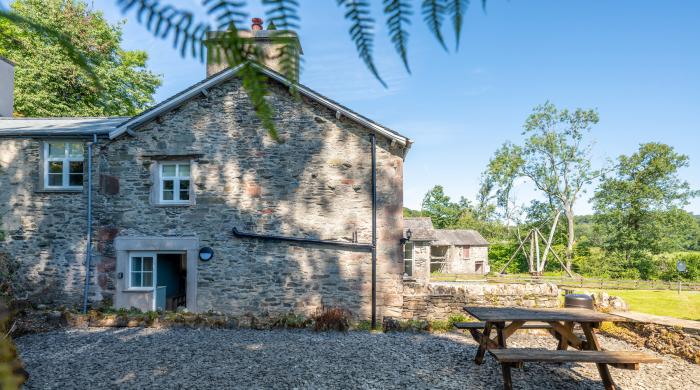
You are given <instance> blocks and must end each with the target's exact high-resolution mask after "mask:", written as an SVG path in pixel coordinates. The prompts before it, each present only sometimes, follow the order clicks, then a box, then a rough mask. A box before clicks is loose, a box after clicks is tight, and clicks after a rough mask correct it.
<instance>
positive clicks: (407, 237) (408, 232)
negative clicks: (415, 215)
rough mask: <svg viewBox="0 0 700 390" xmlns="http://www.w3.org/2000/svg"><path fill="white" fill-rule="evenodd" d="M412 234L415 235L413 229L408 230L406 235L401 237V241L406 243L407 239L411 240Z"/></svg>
mask: <svg viewBox="0 0 700 390" xmlns="http://www.w3.org/2000/svg"><path fill="white" fill-rule="evenodd" d="M412 235H413V232H412V231H411V229H408V230H406V237H404V238H402V239H401V243H402V244H405V243H406V241H411V236H412Z"/></svg>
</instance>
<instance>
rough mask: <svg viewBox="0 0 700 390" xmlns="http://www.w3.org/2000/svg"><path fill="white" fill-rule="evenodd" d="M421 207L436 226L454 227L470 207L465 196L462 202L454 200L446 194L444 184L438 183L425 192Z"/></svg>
mask: <svg viewBox="0 0 700 390" xmlns="http://www.w3.org/2000/svg"><path fill="white" fill-rule="evenodd" d="M421 208H422V210H421V211H422V212H423V213H424V214H426V215H428V216H429V217H430V218H431V219H432V221H433V226H435V227H436V228H438V229H446V228H454V227H455V226H456V225H457V222H458V221H459V219H460V217H461V216H462V214H463V213H464V212H465V210H466V209H467V208H468V202H467V201H466V199H464V198H462V200H461V202H460V203H454V202H452V201H451V200H450V197H449V196H447V195H445V191H444V189H443V188H442V186H441V185H436V186H435V187H433V188H432V189H431V190H430V191H428V193H427V194H425V197H424V198H423V204H422V205H421Z"/></svg>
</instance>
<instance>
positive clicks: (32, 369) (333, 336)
mask: <svg viewBox="0 0 700 390" xmlns="http://www.w3.org/2000/svg"><path fill="white" fill-rule="evenodd" d="M17 344H18V347H19V349H20V352H21V354H22V358H23V359H24V361H25V363H26V364H27V369H28V371H29V373H30V380H29V383H27V386H26V388H28V389H66V388H91V389H98V388H115V387H118V388H144V387H158V388H197V389H198V388H412V389H422V388H444V389H500V388H502V386H503V384H502V381H501V370H500V366H499V365H498V364H497V363H496V362H495V361H494V360H493V358H490V357H487V359H486V361H485V363H484V364H483V365H481V366H477V365H476V364H474V362H473V361H472V359H473V357H474V355H475V353H476V345H475V344H474V343H473V342H471V341H467V340H466V338H464V340H462V338H461V337H455V336H454V335H433V334H413V333H389V334H370V333H367V332H349V333H335V332H326V333H315V332H311V331H283V330H274V331H256V330H210V329H207V330H195V329H135V328H131V329H128V328H124V329H107V330H104V329H90V330H69V331H63V332H52V333H44V334H35V335H29V336H24V337H21V338H19V339H18V340H17ZM593 369H595V367H593ZM513 380H514V383H515V384H516V388H519V389H540V388H551V389H589V388H590V389H599V388H600V387H601V383H600V382H599V381H598V380H597V379H596V380H592V379H591V378H589V377H586V376H583V375H579V374H577V373H576V372H574V371H572V370H571V368H570V367H568V366H561V367H557V366H540V365H526V366H525V368H524V370H514V372H513Z"/></svg>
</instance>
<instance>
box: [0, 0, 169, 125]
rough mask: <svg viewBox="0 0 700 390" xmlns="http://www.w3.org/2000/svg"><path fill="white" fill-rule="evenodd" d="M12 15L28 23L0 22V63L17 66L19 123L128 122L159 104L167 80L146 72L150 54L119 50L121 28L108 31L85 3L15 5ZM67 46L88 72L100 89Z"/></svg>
mask: <svg viewBox="0 0 700 390" xmlns="http://www.w3.org/2000/svg"><path fill="white" fill-rule="evenodd" d="M11 8H12V12H13V13H14V14H15V15H18V16H20V17H21V18H23V20H24V21H26V22H22V23H13V22H11V21H10V20H8V19H3V18H0V55H1V56H3V57H6V58H9V59H10V60H12V61H13V62H15V64H16V66H15V111H16V113H17V114H18V115H21V116H36V117H44V116H49V117H50V116H111V115H125V116H130V115H134V114H137V113H139V112H140V111H142V110H143V109H145V108H147V107H148V106H149V105H151V104H153V94H154V93H155V91H156V88H158V86H160V83H161V81H160V79H161V78H160V76H159V75H156V74H154V73H152V72H151V71H149V70H147V69H146V60H147V58H148V56H147V55H146V53H145V52H144V51H127V50H123V49H121V47H120V44H121V36H122V32H121V25H110V24H109V23H108V22H107V21H106V20H105V18H104V16H103V15H102V13H101V12H97V11H94V10H92V9H91V8H90V7H88V5H87V3H86V2H85V1H82V0H80V1H72V0H15V1H14V2H12V4H11ZM31 23H37V24H41V25H42V26H43V27H45V28H47V29H49V30H52V31H53V32H55V33H52V34H47V33H45V32H44V31H41V30H37V29H36V28H31V27H30V26H31ZM62 40H65V41H67V42H68V43H69V44H70V45H71V46H72V47H73V48H74V49H75V50H76V51H77V52H78V53H79V54H80V56H81V58H82V59H84V60H85V62H86V63H87V64H89V66H90V67H91V69H92V71H93V72H94V75H95V76H96V79H97V80H98V82H99V84H100V85H96V84H95V83H94V82H93V80H92V79H91V78H90V76H89V75H88V74H86V72H85V71H84V69H82V68H81V66H80V64H78V63H76V60H75V58H74V57H72V56H71V53H70V52H68V51H66V50H65V44H66V42H63V41H62Z"/></svg>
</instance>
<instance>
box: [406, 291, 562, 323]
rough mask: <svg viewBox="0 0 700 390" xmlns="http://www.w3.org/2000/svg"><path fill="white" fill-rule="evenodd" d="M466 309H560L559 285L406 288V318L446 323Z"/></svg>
mask: <svg viewBox="0 0 700 390" xmlns="http://www.w3.org/2000/svg"><path fill="white" fill-rule="evenodd" d="M464 306H504V307H506V306H517V307H549V308H554V307H559V288H558V287H557V286H556V285H555V284H549V283H543V284H529V283H528V284H493V283H447V282H445V283H430V284H427V285H422V284H418V283H415V284H412V285H409V284H406V285H405V288H404V296H403V313H402V318H403V319H406V320H428V321H433V320H446V319H448V318H449V317H450V316H451V315H458V314H462V315H463V314H465V313H464V310H462V308H463V307H464Z"/></svg>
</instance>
